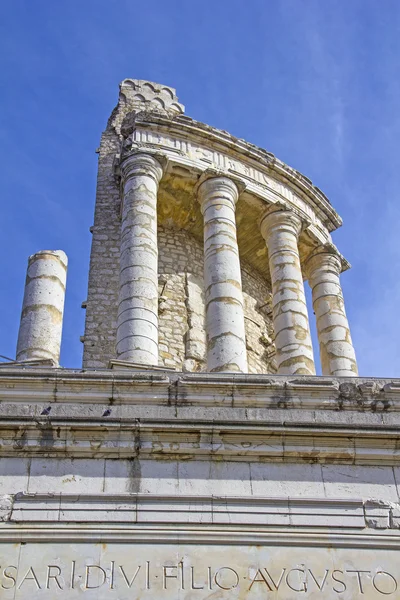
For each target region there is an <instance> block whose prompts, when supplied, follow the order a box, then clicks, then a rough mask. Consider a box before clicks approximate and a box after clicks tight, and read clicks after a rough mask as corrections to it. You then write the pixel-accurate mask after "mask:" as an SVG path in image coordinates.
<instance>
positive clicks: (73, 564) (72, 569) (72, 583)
mask: <svg viewBox="0 0 400 600" xmlns="http://www.w3.org/2000/svg"><path fill="white" fill-rule="evenodd" d="M74 579H75V561H74V560H73V561H72V563H71V579H70V582H71V590H73V589H74V585H75V582H74Z"/></svg>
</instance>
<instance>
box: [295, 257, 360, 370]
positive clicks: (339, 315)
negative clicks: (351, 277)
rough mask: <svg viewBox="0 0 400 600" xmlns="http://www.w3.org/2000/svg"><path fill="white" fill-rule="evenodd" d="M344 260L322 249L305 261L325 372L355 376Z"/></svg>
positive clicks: (354, 356)
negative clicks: (342, 279)
mask: <svg viewBox="0 0 400 600" xmlns="http://www.w3.org/2000/svg"><path fill="white" fill-rule="evenodd" d="M341 270H342V261H341V259H340V256H338V255H337V253H336V252H335V250H334V249H330V248H320V249H318V250H317V251H316V252H314V253H313V254H312V255H311V256H310V258H309V259H308V260H307V262H306V264H305V273H306V275H307V277H308V281H309V284H310V287H311V289H312V298H313V307H314V313H315V317H316V320H317V331H318V341H319V351H320V357H321V366H322V374H323V375H335V376H338V377H340V376H341V377H356V376H357V375H358V370H357V362H356V355H355V352H354V348H353V343H352V341H351V336H350V329H349V323H348V321H347V317H346V311H345V308H344V300H343V292H342V286H341V285H340V273H341Z"/></svg>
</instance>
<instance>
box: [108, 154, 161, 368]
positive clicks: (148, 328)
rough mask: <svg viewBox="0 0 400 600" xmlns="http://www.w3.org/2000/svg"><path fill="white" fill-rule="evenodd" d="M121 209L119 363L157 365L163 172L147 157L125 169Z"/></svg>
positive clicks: (132, 159) (139, 156)
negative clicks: (159, 210)
mask: <svg viewBox="0 0 400 600" xmlns="http://www.w3.org/2000/svg"><path fill="white" fill-rule="evenodd" d="M121 171H122V179H123V205H122V223H121V246H120V289H119V304H118V320H117V346H116V350H117V358H118V359H120V360H126V361H130V362H134V363H139V364H143V365H157V364H158V274H157V272H158V247H157V192H158V184H159V181H160V179H161V176H162V173H163V169H162V166H161V165H160V163H159V162H158V161H157V160H156V159H155V158H154V157H153V156H151V155H149V154H144V153H143V154H140V153H139V154H134V155H132V156H129V157H128V158H127V159H125V160H124V162H123V163H122V165H121Z"/></svg>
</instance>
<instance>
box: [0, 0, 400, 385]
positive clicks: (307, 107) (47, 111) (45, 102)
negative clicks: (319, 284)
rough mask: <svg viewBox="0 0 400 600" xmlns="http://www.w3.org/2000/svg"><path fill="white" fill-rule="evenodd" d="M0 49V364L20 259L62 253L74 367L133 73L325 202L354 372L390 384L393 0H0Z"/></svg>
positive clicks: (19, 284)
mask: <svg viewBox="0 0 400 600" xmlns="http://www.w3.org/2000/svg"><path fill="white" fill-rule="evenodd" d="M0 46H1V51H0V63H1V68H0V77H1V80H0V81H1V94H0V103H1V106H0V108H1V110H0V140H1V143H0V154H1V156H0V158H1V174H0V179H1V181H0V190H1V199H2V203H1V219H0V223H1V235H0V244H1V249H0V250H1V253H0V257H1V264H0V282H1V283H0V285H1V296H0V303H1V305H0V340H1V343H0V354H5V355H7V356H10V357H13V356H14V355H15V344H16V338H17V331H18V325H19V315H20V310H21V303H22V294H23V286H24V278H25V269H26V261H27V257H28V255H30V254H32V253H34V252H36V251H38V250H41V249H47V248H49V249H58V248H61V249H63V250H65V251H66V252H67V254H68V256H69V261H70V264H69V279H68V286H67V302H66V311H65V323H64V338H63V350H62V364H63V365H64V366H68V367H79V366H80V364H81V352H82V348H81V344H80V342H79V336H80V335H81V334H82V333H83V328H84V311H83V310H82V309H81V308H80V304H81V302H82V300H84V299H85V297H86V289H87V274H88V264H89V251H90V241H91V240H90V234H89V226H90V225H91V224H92V221H93V209H94V199H95V182H96V166H97V165H96V163H97V157H96V154H95V149H96V147H97V146H98V143H99V139H100V134H101V131H102V130H103V129H104V126H105V123H106V120H107V118H108V116H109V114H110V112H111V110H112V108H113V107H114V106H115V104H116V101H117V94H118V83H119V81H120V80H122V79H124V78H126V77H132V78H137V79H149V80H152V81H157V82H160V83H164V84H166V85H170V86H172V87H175V88H176V89H177V92H178V96H179V99H180V101H181V102H183V103H184V104H185V105H186V114H188V115H190V116H192V117H194V118H196V119H198V120H200V121H204V122H206V123H209V124H211V125H214V126H215V127H218V128H221V129H226V130H228V131H229V132H231V133H232V134H234V135H236V136H238V137H243V138H245V139H246V140H248V141H250V142H253V143H254V144H257V145H259V146H262V147H264V148H266V149H268V150H269V151H271V152H273V153H274V154H276V155H277V156H278V157H279V158H281V159H282V160H284V161H285V162H287V163H288V164H289V165H291V166H293V167H295V168H296V169H299V170H300V171H302V172H303V173H304V174H305V175H307V176H308V177H309V178H310V179H312V180H313V182H314V183H315V184H316V185H318V187H320V188H321V189H322V190H323V191H324V192H325V193H326V194H327V195H328V197H329V198H330V200H331V202H332V204H333V205H334V207H335V208H336V210H337V211H338V212H339V214H340V215H341V216H342V217H343V220H344V225H343V227H342V228H341V229H339V230H338V231H337V232H336V233H335V234H334V241H335V243H336V244H337V245H338V247H339V248H340V250H341V251H342V252H343V254H344V255H345V256H346V257H347V258H348V259H349V260H350V262H351V263H352V265H353V268H352V269H351V271H349V272H347V273H346V274H344V276H343V278H342V280H343V288H344V293H345V301H346V307H347V312H348V316H349V319H350V324H351V329H352V334H353V339H354V343H355V346H356V350H357V355H358V361H359V367H360V373H361V374H362V375H374V376H396V375H397V376H400V367H399V339H400V335H399V334H400V244H399V233H398V232H399V225H400V142H399V140H400V2H399V1H398V0H212V1H210V0H201V1H199V0H169V1H166V0H152V1H151V2H150V1H149V2H143V1H141V2H139V1H136V0H113V1H112V0H64V1H57V0H56V1H55V0H13V1H12V2H3V3H2V7H1V8H0Z"/></svg>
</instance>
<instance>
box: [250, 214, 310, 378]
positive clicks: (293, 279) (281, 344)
mask: <svg viewBox="0 0 400 600" xmlns="http://www.w3.org/2000/svg"><path fill="white" fill-rule="evenodd" d="M301 226H302V223H301V220H300V218H299V217H298V216H297V215H295V214H294V213H293V212H291V211H288V210H279V209H276V208H275V207H274V206H272V207H271V208H270V209H269V210H268V211H267V212H266V213H265V215H264V216H263V218H262V221H261V233H262V235H263V237H264V239H265V241H266V243H267V247H268V256H269V269H270V273H271V282H272V314H273V321H274V330H275V347H276V360H277V364H278V373H279V374H280V375H298V374H305V375H315V365H314V355H313V349H312V343H311V335H310V327H309V321H308V312H307V305H306V299H305V294H304V284H303V276H302V272H301V267H300V257H299V249H298V237H299V234H300V231H301Z"/></svg>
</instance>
